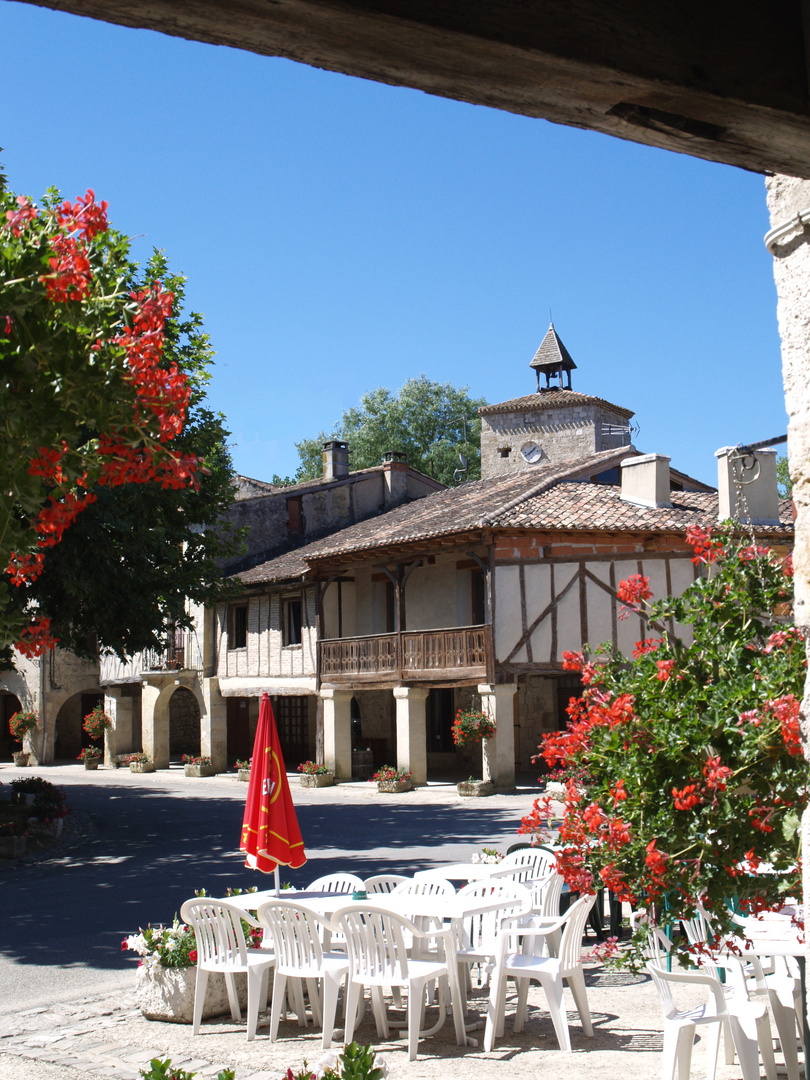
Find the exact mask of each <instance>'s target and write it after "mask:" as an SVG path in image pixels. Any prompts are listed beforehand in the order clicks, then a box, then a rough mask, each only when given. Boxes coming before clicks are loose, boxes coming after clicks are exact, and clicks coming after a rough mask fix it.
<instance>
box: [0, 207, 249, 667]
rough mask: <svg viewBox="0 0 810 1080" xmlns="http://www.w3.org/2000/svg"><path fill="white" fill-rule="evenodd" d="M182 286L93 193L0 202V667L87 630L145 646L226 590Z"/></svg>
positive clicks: (193, 334) (221, 447)
mask: <svg viewBox="0 0 810 1080" xmlns="http://www.w3.org/2000/svg"><path fill="white" fill-rule="evenodd" d="M157 275H159V276H160V277H162V278H164V280H165V281H167V282H169V283H170V285H171V287H172V288H174V289H175V290H176V291H177V297H176V298H175V297H173V296H172V293H171V291H170V289H168V288H164V286H163V284H162V283H161V282H160V281H159V280H157ZM182 292H183V282H182V279H180V278H179V277H176V276H173V275H171V274H170V273H169V270H168V266H167V264H166V261H165V259H164V257H163V256H162V255H160V254H157V253H156V254H155V256H154V257H153V258H152V260H150V263H149V265H148V266H147V267H146V268H145V269H144V270H143V271H140V270H139V268H138V267H137V266H136V265H135V264H134V263H133V262H131V260H130V259H129V243H128V241H127V239H126V237H124V236H122V235H121V234H120V233H118V232H116V231H115V230H114V229H112V228H110V227H109V226H108V223H107V218H106V203H96V202H95V197H94V196H93V193H92V192H88V193H87V197H86V198H84V199H79V200H78V201H77V202H76V203H75V204H73V205H72V206H71V204H70V203H64V204H61V205H60V199H59V195H58V193H57V192H54V191H51V192H49V193H48V195H47V196H46V198H45V199H44V200H43V203H42V205H41V206H39V207H37V206H36V205H35V204H33V203H32V202H31V201H30V200H29V199H27V198H24V197H15V196H14V195H13V194H12V193H11V192H5V193H0V388H2V391H1V392H2V400H3V423H4V436H5V437H4V439H3V440H2V441H0V479H2V489H0V570H4V571H5V572H4V575H3V577H2V578H0V612H2V619H1V620H0V650H2V655H3V658H4V659H5V660H6V661H7V660H8V659H9V658H10V655H11V653H10V646H11V645H12V643H14V644H16V645H17V647H18V648H21V649H22V650H23V652H25V653H26V654H27V655H30V656H37V655H40V654H41V653H42V651H43V650H44V649H47V648H49V647H52V646H53V643H54V640H55V638H56V637H59V638H60V640H61V643H62V644H64V645H73V646H74V647H77V648H79V649H82V648H85V649H86V639H87V636H88V635H89V634H91V633H98V635H99V639H100V641H101V643H102V644H104V645H108V646H109V647H110V648H113V649H115V650H116V651H119V652H124V651H130V652H131V651H132V650H134V649H137V648H141V647H146V646H147V645H149V644H154V643H155V635H157V634H159V632H160V630H161V628H162V624H163V621H164V619H165V618H170V619H175V618H178V619H181V620H182V619H183V617H184V616H183V613H182V602H181V594H185V595H188V596H190V597H192V599H200V600H202V599H210V598H211V597H213V596H215V595H216V594H217V593H218V592H219V591H220V590H221V589H222V588H223V586H222V583H221V582H220V581H219V580H218V576H217V574H216V566H215V563H216V560H217V559H219V558H222V557H224V556H226V555H228V554H229V553H230V552H232V551H233V550H234V543H235V538H234V537H232V536H229V535H228V534H226V533H223V532H222V531H218V530H215V529H212V528H211V527H210V525H211V523H212V522H213V521H214V520H216V518H217V517H218V516H219V514H220V513H221V511H222V510H223V509H224V508H225V506H226V505H227V504H228V501H229V496H230V477H231V474H232V469H231V465H230V459H229V457H228V452H227V447H226V445H225V437H226V434H227V433H226V432H225V431H224V429H223V427H222V417H221V416H219V415H217V414H215V413H213V412H211V411H210V410H209V409H208V408H207V406H206V403H205V395H204V387H205V383H206V382H207V380H208V378H209V367H210V362H211V351H210V348H209V345H208V341H207V338H206V335H205V334H204V333H203V331H202V322H201V319H200V317H199V316H198V315H195V314H191V315H190V316H188V317H185V318H184V317H183V316H181V315H180V314H178V311H179V307H178V305H179V303H180V302H181V300H182ZM173 304H174V307H173V306H172V305H173ZM91 511H92V517H85V515H88V514H90V513H91ZM79 522H82V528H83V531H77V532H75V533H74V532H73V530H74V529H76V528H77V524H78V523H79ZM202 526H205V528H204V529H202V528H201V527H202ZM71 533H73V535H72V536H71ZM68 537H70V540H69V542H68V543H67V544H66V546H65V547H64V549H62V543H63V542H64V541H65V540H67V538H68ZM57 624H58V634H57Z"/></svg>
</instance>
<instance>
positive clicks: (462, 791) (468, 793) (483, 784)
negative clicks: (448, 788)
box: [457, 780, 495, 799]
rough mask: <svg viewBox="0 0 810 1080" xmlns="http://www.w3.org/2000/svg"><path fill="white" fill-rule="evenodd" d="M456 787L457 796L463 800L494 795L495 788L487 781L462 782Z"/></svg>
mask: <svg viewBox="0 0 810 1080" xmlns="http://www.w3.org/2000/svg"><path fill="white" fill-rule="evenodd" d="M457 787H458V793H459V795H461V797H462V798H464V799H483V798H484V797H485V796H487V795H494V794H495V786H494V784H491V783H490V782H489V780H462V781H461V782H460V783H459V784H458V785H457Z"/></svg>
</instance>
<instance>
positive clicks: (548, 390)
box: [478, 323, 633, 479]
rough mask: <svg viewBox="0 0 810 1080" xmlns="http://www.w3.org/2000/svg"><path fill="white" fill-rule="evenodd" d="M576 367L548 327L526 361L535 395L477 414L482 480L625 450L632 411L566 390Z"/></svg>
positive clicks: (515, 399) (487, 408) (628, 438)
mask: <svg viewBox="0 0 810 1080" xmlns="http://www.w3.org/2000/svg"><path fill="white" fill-rule="evenodd" d="M576 366H577V365H576V364H575V363H574V361H573V360H572V359H571V355H570V353H569V352H568V350H567V349H566V347H565V345H563V343H562V341H561V340H560V336H559V334H558V333H557V331H556V330H555V329H554V324H553V323H552V324H551V326H549V328H548V333H547V334H546V336H545V337H544V338H543V341H542V342H541V344H540V348H539V349H538V350H537V352H536V353H535V354H534V357H533V359H532V361H531V367H532V368H533V369H534V370H535V372H536V373H537V391H536V393H534V394H528V395H527V396H526V397H519V398H513V399H512V400H511V401H502V402H501V403H500V404H498V405H485V406H484V407H483V408H482V409H479V410H478V411H479V413H480V415H481V477H482V479H488V478H490V477H493V476H504V475H505V474H507V473H513V472H517V471H525V470H529V469H542V468H543V467H544V466H548V465H558V464H560V463H561V462H564V461H576V460H577V459H578V458H584V457H588V456H589V455H591V454H595V453H598V452H599V451H601V450H614V449H618V448H619V447H621V446H630V420H631V418H632V416H633V413H632V411H631V410H630V409H623V408H622V407H621V406H619V405H612V404H611V403H610V402H609V401H604V400H603V399H602V398H597V397H592V396H591V395H589V394H580V393H578V392H577V391H575V390H572V389H571V371H572V370H575V369H576ZM541 375H544V376H545V386H543V387H541V385H540V376H541ZM563 383H565V385H563Z"/></svg>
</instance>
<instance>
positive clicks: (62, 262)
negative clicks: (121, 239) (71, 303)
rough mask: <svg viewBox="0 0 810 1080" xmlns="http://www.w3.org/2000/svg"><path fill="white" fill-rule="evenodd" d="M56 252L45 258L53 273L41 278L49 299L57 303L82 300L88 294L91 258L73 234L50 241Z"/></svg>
mask: <svg viewBox="0 0 810 1080" xmlns="http://www.w3.org/2000/svg"><path fill="white" fill-rule="evenodd" d="M51 247H52V248H53V250H54V251H55V252H56V254H55V255H52V256H51V258H50V259H48V263H49V264H50V267H51V270H52V273H50V274H43V275H42V277H41V278H40V281H42V282H43V283H44V285H45V288H46V290H47V292H48V299H49V300H53V301H54V303H56V304H64V303H67V301H68V300H84V299H85V298H86V297H87V296H89V295H90V285H91V283H92V281H93V275H92V273H91V270H90V260H89V259H88V258H87V254H86V252H85V249H84V247H83V245H82V244H81V243H80V242H79V241H78V240H76V239H75V237H73V236H62V235H61V234H60V235H57V236H55V237H54V238H53V240H52V241H51Z"/></svg>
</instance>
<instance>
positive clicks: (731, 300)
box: [0, 0, 786, 483]
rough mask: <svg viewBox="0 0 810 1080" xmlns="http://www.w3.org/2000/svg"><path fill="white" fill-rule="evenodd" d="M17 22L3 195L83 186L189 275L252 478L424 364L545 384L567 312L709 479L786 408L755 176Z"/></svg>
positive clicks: (604, 371)
mask: <svg viewBox="0 0 810 1080" xmlns="http://www.w3.org/2000/svg"><path fill="white" fill-rule="evenodd" d="M0 40H2V41H3V43H4V48H3V100H4V108H3V110H2V114H1V115H0V146H2V147H3V148H4V150H3V155H2V157H3V161H4V163H5V167H6V172H7V173H8V177H9V182H10V185H11V187H12V189H13V190H14V191H16V192H25V193H26V194H29V195H32V196H35V197H37V196H39V195H41V194H42V192H43V191H44V190H45V188H46V187H47V186H48V185H51V184H53V185H56V186H57V187H59V188H60V189H61V190H62V192H63V194H65V195H66V196H70V197H75V196H76V195H77V194H80V193H83V192H84V191H85V190H86V188H88V187H92V188H93V189H94V190H95V192H96V195H97V197H98V198H104V199H107V201H108V202H109V204H110V211H109V212H110V218H111V220H112V221H113V223H114V224H115V225H116V227H117V228H119V229H122V230H123V231H125V232H127V233H129V234H130V235H131V236H133V237H137V239H135V240H134V245H133V246H134V252H135V255H136V258H138V259H140V260H144V259H145V258H146V257H147V256H148V253H149V251H150V250H151V248H152V247H153V246H157V247H160V248H163V249H165V250H166V252H167V254H168V255H169V257H170V260H171V264H172V266H173V268H174V269H177V270H180V271H182V272H183V273H184V274H185V275H186V276H187V277H188V287H187V297H188V300H189V304H190V306H191V307H193V308H194V309H195V310H197V311H201V312H202V313H203V314H204V315H205V323H206V328H207V330H208V331H209V333H210V335H211V338H212V343H213V346H214V348H215V349H216V351H217V358H216V364H217V366H216V372H215V377H214V380H213V382H212V384H211V391H210V398H211V403H212V405H213V406H214V407H216V408H218V409H221V410H222V411H223V412H224V413H225V415H226V417H227V420H228V425H229V427H230V430H231V432H232V438H233V455H234V461H235V464H236V467H237V469H238V470H239V471H240V472H243V473H245V474H247V475H249V476H254V477H259V478H269V477H270V476H271V475H272V474H273V473H279V474H281V475H285V474H286V473H290V474H292V473H293V472H294V471H295V468H296V466H297V463H298V455H297V453H296V450H295V447H294V443H295V442H296V441H297V440H300V439H301V438H303V437H306V436H312V435H315V434H317V432H318V431H320V430H321V429H327V430H329V429H331V427H332V425H333V423H334V422H335V421H337V420H338V419H339V418H340V415H341V413H342V412H343V410H344V409H347V408H350V407H351V406H353V405H356V404H357V403H358V401H359V398H360V396H361V394H362V393H363V392H364V391H366V390H369V389H372V388H373V387H375V386H380V385H383V386H388V387H390V388H392V389H395V388H398V387H399V386H400V385H401V384H402V383H403V382H404V381H405V379H407V378H409V377H411V376H415V375H418V374H420V373H422V372H424V373H425V374H426V375H427V376H428V377H429V378H431V379H435V380H438V381H442V382H444V381H448V382H451V383H453V384H455V385H467V386H469V389H470V393H471V394H472V395H473V396H482V397H486V398H487V399H488V400H489V401H490V402H495V401H503V400H506V399H508V398H511V397H516V396H519V395H522V394H526V393H531V392H532V391H533V390H534V386H535V382H534V374H533V373H532V372H531V370H530V368H529V366H528V365H529V361H530V360H531V359H532V356H533V355H534V352H535V350H536V349H537V346H538V345H539V344H540V341H541V340H542V338H543V335H544V333H545V331H546V329H547V327H548V322H549V310H551V311H552V313H553V317H554V324H555V326H556V328H557V331H558V332H559V334H560V336H561V338H562V340H563V341H564V342H565V345H566V346H567V348H568V350H569V352H570V353H571V355H572V356H573V358H574V360H575V362H576V363H577V367H578V370H577V371H575V372H574V384H573V385H574V388H575V389H578V390H581V391H583V392H586V393H592V394H596V395H599V396H601V397H605V398H607V399H608V400H609V401H612V402H614V403H616V404H619V405H622V406H625V407H626V408H630V409H633V410H634V411H635V413H636V417H635V420H636V422H637V423H638V424H639V425H640V428H641V431H640V433H639V434H638V435H637V436H636V437H635V440H634V441H635V443H636V445H637V446H638V447H639V448H640V449H642V450H644V451H647V452H653V451H655V452H660V453H668V454H670V455H671V456H672V463H673V465H674V466H676V467H678V468H681V469H683V470H684V471H686V472H688V473H691V474H692V475H695V476H698V477H700V478H701V479H703V480H706V481H708V482H711V483H716V467H715V459H714V451H715V450H716V449H717V448H718V447H720V446H725V445H730V444H734V443H737V442H749V441H755V440H758V439H763V438H769V437H773V436H776V435H778V434H784V432H785V430H786V416H785V408H784V400H783V395H782V386H781V374H780V352H779V335H778V329H777V321H776V290H775V287H774V284H773V274H772V266H771V258H770V256H769V255H768V253H767V252H766V250H765V247H764V245H763V243H762V237H763V235H764V233H765V232H766V231H767V229H768V227H769V226H768V217H767V211H766V205H765V185H764V179H763V177H762V176H758V175H755V174H753V173H746V172H743V171H742V170H739V169H733V168H730V167H727V166H723V165H717V164H713V163H708V162H703V161H697V160H695V159H692V158H688V157H685V156H683V155H678V154H672V153H668V152H665V151H661V150H654V149H650V148H647V147H642V146H637V145H635V144H632V143H627V142H622V141H620V140H617V139H611V138H608V137H607V136H603V135H598V134H594V133H591V132H581V131H576V130H573V129H569V128H563V127H559V126H555V125H553V124H549V123H546V122H545V121H541V120H531V119H527V118H525V117H520V116H512V115H510V114H508V113H502V112H496V111H494V110H490V109H484V108H480V107H477V106H472V105H466V104H463V103H459V102H453V101H446V100H444V99H441V98H434V97H429V96H427V95H425V94H422V93H419V92H417V91H413V90H405V89H397V88H392V87H388V86H381V85H378V84H375V83H371V82H364V81H362V80H359V79H352V78H348V77H346V76H343V75H336V74H332V73H329V72H323V71H318V70H315V69H313V68H308V67H304V66H302V65H298V64H294V63H292V62H290V61H286V60H280V59H275V58H268V57H261V56H254V55H252V54H250V53H243V52H238V51H235V50H231V49H224V48H218V47H214V46H208V45H202V44H199V43H195V42H186V41H182V40H180V39H177V38H170V37H164V36H162V35H160V34H155V33H151V32H148V31H141V30H130V29H125V28H122V27H115V26H110V25H107V24H104V23H100V22H93V21H91V20H87V19H79V18H77V17H75V16H70V15H64V14H61V13H57V12H53V11H49V10H46V9H42V8H36V7H33V6H29V5H26V4H18V3H12V2H9V0H0Z"/></svg>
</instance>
